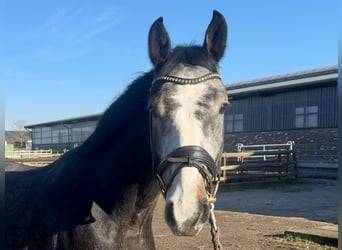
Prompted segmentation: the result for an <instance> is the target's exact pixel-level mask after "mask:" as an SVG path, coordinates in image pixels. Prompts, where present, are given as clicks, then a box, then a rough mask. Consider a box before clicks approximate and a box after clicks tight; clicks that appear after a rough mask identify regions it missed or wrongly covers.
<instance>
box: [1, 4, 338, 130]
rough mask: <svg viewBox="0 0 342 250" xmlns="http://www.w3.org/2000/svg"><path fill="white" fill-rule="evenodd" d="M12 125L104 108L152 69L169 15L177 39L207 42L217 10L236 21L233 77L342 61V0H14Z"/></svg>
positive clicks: (10, 11)
mask: <svg viewBox="0 0 342 250" xmlns="http://www.w3.org/2000/svg"><path fill="white" fill-rule="evenodd" d="M3 6H4V10H3V11H1V15H2V18H1V24H0V28H1V30H2V31H1V33H2V34H1V37H2V39H1V40H2V41H1V43H2V44H1V46H0V47H1V49H0V72H1V73H0V81H1V83H4V86H5V129H6V130H12V129H15V127H14V121H18V120H24V121H25V125H30V124H36V123H41V122H47V121H54V120H59V119H65V118H72V117H78V116H84V115H89V114H96V113H100V112H103V111H104V110H105V109H106V107H108V105H109V104H110V103H111V102H113V101H114V100H115V98H116V97H117V96H118V95H120V93H122V92H123V91H124V89H125V87H126V86H127V85H128V84H129V83H130V82H131V81H132V80H134V79H135V78H136V77H137V76H138V75H139V74H141V73H142V72H147V71H149V70H150V69H151V63H150V61H149V58H148V51H147V34H148V31H149V28H150V25H151V24H152V23H153V22H154V20H156V19H157V18H158V17H160V16H163V17H164V25H165V26H166V29H167V30H168V32H169V35H170V37H171V40H172V44H173V46H175V45H178V44H202V42H203V39H204V33H205V31H206V28H207V26H208V24H209V22H210V20H211V17H212V11H213V10H214V9H216V10H218V11H220V12H221V13H222V14H223V15H224V16H225V17H226V20H227V22H228V26H229V32H228V49H227V51H226V55H225V58H224V59H223V60H222V61H221V73H222V76H223V79H224V83H226V84H228V83H233V82H237V81H243V80H251V79H255V78H260V77H267V76H273V75H278V74H285V73H289V72H295V71H300V70H307V69H312V68H317V67H324V66H331V65H335V64H337V62H338V53H337V48H338V43H337V42H338V24H337V22H338V13H337V12H338V10H337V9H338V8H337V6H338V1H337V0H324V1H323V0H314V1H312V0H300V1H295V0H278V1H272V0H260V1H255V0H242V1H230V0H211V1H184V0H183V1H179V0H173V1H148V0H146V1H138V0H137V1H131V0H124V1H104V0H98V1H85V0H83V1H80V0H79V1H67V0H59V1H44V0H31V1H19V0H11V1H5V3H4V5H3Z"/></svg>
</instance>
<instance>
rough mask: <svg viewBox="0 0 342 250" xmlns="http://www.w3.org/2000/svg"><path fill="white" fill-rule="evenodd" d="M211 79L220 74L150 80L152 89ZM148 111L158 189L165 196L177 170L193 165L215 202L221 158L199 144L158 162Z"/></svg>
mask: <svg viewBox="0 0 342 250" xmlns="http://www.w3.org/2000/svg"><path fill="white" fill-rule="evenodd" d="M211 79H219V80H221V81H222V78H221V76H220V75H219V74H218V73H209V74H206V75H203V76H200V77H197V78H191V79H189V78H180V77H175V76H162V77H158V78H156V79H155V80H154V81H153V82H152V86H151V92H152V89H153V88H155V86H156V85H157V84H162V83H165V82H171V83H174V84H179V85H194V84H198V83H202V82H204V81H208V80H211ZM151 116H152V115H151V113H150V135H151V140H150V142H151V149H152V157H153V172H154V175H155V176H156V177H157V179H158V182H159V186H160V189H161V191H162V194H163V196H164V197H165V196H166V192H167V191H168V189H169V187H170V185H171V183H172V181H173V179H174V178H175V177H176V175H177V174H178V172H179V171H180V170H181V169H182V168H183V167H195V168H197V169H198V171H199V172H200V174H201V175H202V177H203V179H204V180H205V187H206V191H207V194H208V196H209V201H210V202H211V203H212V202H215V196H216V192H217V189H218V185H219V181H220V162H221V158H220V157H218V158H219V159H217V160H216V161H215V160H214V159H213V158H212V157H211V156H210V154H209V153H208V152H207V151H206V150H205V149H204V148H202V147H200V146H192V145H191V146H184V147H180V148H177V149H175V150H174V151H172V152H171V153H170V154H168V155H167V157H166V159H164V160H162V161H161V162H158V160H157V157H156V155H155V153H154V149H153V145H152V142H153V140H152V131H151V129H152V124H151V123H152V118H151ZM173 165H175V166H176V169H175V170H174V171H173V174H172V176H171V178H170V179H169V180H168V182H165V181H164V180H163V178H162V175H163V173H164V171H165V170H166V169H167V168H168V167H171V166H173Z"/></svg>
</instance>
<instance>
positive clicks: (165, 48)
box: [148, 17, 171, 68]
mask: <svg viewBox="0 0 342 250" xmlns="http://www.w3.org/2000/svg"><path fill="white" fill-rule="evenodd" d="M148 50H149V56H150V60H151V62H152V64H153V66H154V67H155V68H159V67H161V66H162V65H163V64H164V63H165V62H166V60H167V58H168V57H169V55H170V53H171V41H170V38H169V34H168V33H167V31H166V29H165V27H164V25H163V18H162V17H160V18H158V19H157V20H156V21H155V22H154V23H153V24H152V26H151V29H150V32H149V34H148Z"/></svg>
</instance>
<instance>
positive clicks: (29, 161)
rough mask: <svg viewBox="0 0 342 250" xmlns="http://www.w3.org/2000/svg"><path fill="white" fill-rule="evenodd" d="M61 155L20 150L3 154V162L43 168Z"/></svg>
mask: <svg viewBox="0 0 342 250" xmlns="http://www.w3.org/2000/svg"><path fill="white" fill-rule="evenodd" d="M62 155H63V154H61V153H53V152H52V149H49V150H33V151H28V150H21V151H10V152H5V162H17V163H21V164H24V165H28V166H45V165H48V164H50V163H51V162H53V161H55V160H57V159H58V158H59V157H61V156H62Z"/></svg>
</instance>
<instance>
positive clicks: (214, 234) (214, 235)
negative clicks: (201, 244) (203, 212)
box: [209, 203, 223, 250]
mask: <svg viewBox="0 0 342 250" xmlns="http://www.w3.org/2000/svg"><path fill="white" fill-rule="evenodd" d="M214 207H215V206H214V203H210V217H209V222H210V225H211V229H210V233H211V241H212V242H213V245H214V249H215V250H221V249H223V248H222V244H221V242H220V239H219V234H220V231H219V228H218V227H217V225H216V218H215V214H214Z"/></svg>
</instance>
